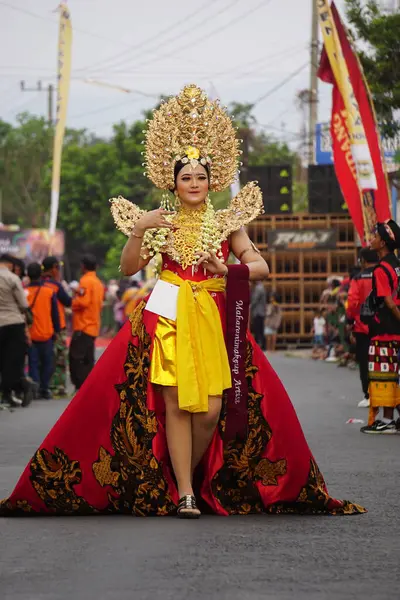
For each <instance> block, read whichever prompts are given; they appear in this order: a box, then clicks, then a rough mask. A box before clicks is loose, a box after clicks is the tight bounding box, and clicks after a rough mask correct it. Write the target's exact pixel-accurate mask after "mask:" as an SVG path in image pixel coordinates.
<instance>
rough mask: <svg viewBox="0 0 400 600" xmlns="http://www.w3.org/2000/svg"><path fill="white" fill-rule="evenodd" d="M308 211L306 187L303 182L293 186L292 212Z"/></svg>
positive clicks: (296, 182) (295, 183)
mask: <svg viewBox="0 0 400 600" xmlns="http://www.w3.org/2000/svg"><path fill="white" fill-rule="evenodd" d="M307 210H308V185H307V183H305V182H303V181H295V182H294V184H293V212H294V213H299V212H307Z"/></svg>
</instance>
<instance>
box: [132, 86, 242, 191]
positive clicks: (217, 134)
mask: <svg viewBox="0 0 400 600" xmlns="http://www.w3.org/2000/svg"><path fill="white" fill-rule="evenodd" d="M145 143H146V151H145V158H146V162H145V163H144V164H145V165H146V175H147V176H148V177H149V179H151V181H152V182H153V183H154V185H156V186H157V187H158V188H160V189H162V190H172V189H173V188H174V187H175V181H174V168H175V164H176V163H177V162H178V161H182V162H183V163H185V162H186V163H191V164H192V165H193V167H196V166H197V164H199V163H200V164H202V165H204V166H207V165H208V166H209V170H210V190H211V191H213V192H219V191H221V190H224V189H225V188H227V187H228V186H229V185H230V184H231V183H233V182H234V181H235V179H236V177H237V171H238V158H239V156H240V154H241V150H240V149H239V141H238V140H237V138H236V131H235V128H234V126H233V124H232V120H231V118H230V116H229V115H228V113H227V112H226V110H225V109H224V108H222V107H221V106H220V104H219V101H218V100H217V101H215V102H213V101H210V100H209V99H208V98H207V95H206V93H205V92H204V91H202V90H201V89H200V88H199V87H197V86H196V85H188V86H186V87H185V88H184V89H183V90H182V91H181V92H180V94H179V95H178V96H175V97H173V98H171V99H170V100H168V101H167V102H165V103H163V104H161V106H160V108H158V109H157V110H155V111H154V116H153V118H152V119H151V120H150V121H149V126H148V129H147V131H146V142H145Z"/></svg>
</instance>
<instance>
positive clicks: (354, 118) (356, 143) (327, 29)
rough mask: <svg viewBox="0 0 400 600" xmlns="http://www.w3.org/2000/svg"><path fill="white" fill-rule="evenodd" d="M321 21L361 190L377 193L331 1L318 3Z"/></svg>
mask: <svg viewBox="0 0 400 600" xmlns="http://www.w3.org/2000/svg"><path fill="white" fill-rule="evenodd" d="M317 5H318V13H319V20H320V25H321V29H322V35H323V38H324V44H325V50H326V53H327V55H328V58H329V62H330V65H331V68H332V71H333V74H334V76H335V80H336V84H337V86H338V88H339V91H340V94H341V96H342V98H343V102H344V105H345V107H346V113H347V114H346V124H347V129H348V132H349V136H350V144H351V152H352V155H353V159H354V163H355V166H356V171H357V179H358V184H359V187H360V190H375V189H377V182H376V177H375V170H374V165H373V162H372V158H371V153H370V150H369V146H368V141H367V136H366V134H365V129H364V126H363V121H362V118H361V114H360V108H359V106H358V102H357V99H356V97H355V94H354V90H353V87H352V85H351V81H350V75H349V70H348V68H347V64H346V61H345V59H344V57H343V52H342V47H341V44H340V40H339V35H338V32H337V29H336V24H335V22H334V19H333V15H332V11H331V7H330V5H329V1H328V0H317Z"/></svg>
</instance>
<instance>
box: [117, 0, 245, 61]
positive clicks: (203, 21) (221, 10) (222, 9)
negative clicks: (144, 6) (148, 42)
mask: <svg viewBox="0 0 400 600" xmlns="http://www.w3.org/2000/svg"><path fill="white" fill-rule="evenodd" d="M240 1H241V0H231V2H230V4H228V5H227V6H225V7H223V8H221V9H220V10H218V11H217V12H216V13H213V14H212V15H211V17H212V18H213V19H215V18H216V17H219V16H220V15H222V14H223V13H225V12H226V11H227V10H229V9H231V8H232V7H233V6H234V5H235V4H238V2H240ZM208 6H209V4H208ZM195 14H196V13H195ZM197 14H198V13H197ZM183 22H184V21H183ZM209 22H210V14H208V15H207V16H206V18H205V19H203V20H202V21H200V22H196V24H195V25H194V26H193V27H189V29H185V31H184V33H183V35H184V36H187V34H190V33H191V32H192V31H193V30H198V29H199V28H201V27H202V26H203V25H204V24H206V23H209ZM180 24H182V22H180ZM175 40H176V37H175V36H172V37H170V38H167V39H166V40H164V41H162V42H160V43H159V44H157V45H156V46H155V47H154V48H151V49H150V50H146V49H144V50H143V51H142V52H139V53H138V54H135V56H134V59H135V61H136V60H137V58H138V57H140V56H142V55H143V54H146V52H150V54H154V53H155V52H156V51H157V50H159V49H160V48H163V47H164V46H165V44H168V43H169V42H174V41H175ZM191 43H192V42H190V45H191ZM164 56H170V55H165V54H162V55H161V58H163V57H164ZM128 60H130V59H128ZM151 60H159V58H158V57H157V56H155V58H153V59H151ZM125 63H126V60H123V61H119V62H117V63H116V64H114V65H112V66H113V67H117V66H120V65H122V64H125ZM145 64H147V63H145ZM139 66H140V65H139Z"/></svg>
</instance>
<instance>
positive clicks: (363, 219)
mask: <svg viewBox="0 0 400 600" xmlns="http://www.w3.org/2000/svg"><path fill="white" fill-rule="evenodd" d="M324 4H327V3H325V2H321V3H320V19H321V25H322V28H323V33H324V39H325V40H326V30H325V31H324V24H325V23H326V22H327V21H328V20H329V18H330V16H331V17H332V18H333V25H334V30H335V31H333V33H332V29H329V33H328V35H329V34H331V33H332V35H333V36H334V37H335V36H336V39H335V40H334V42H333V43H335V42H338V43H339V45H340V48H339V49H338V50H339V52H340V51H341V55H342V56H338V57H337V55H336V54H335V58H338V63H339V62H340V59H341V58H342V57H343V60H344V62H345V65H346V67H347V70H348V74H349V82H346V83H349V84H350V85H348V87H347V88H346V85H344V82H343V81H341V80H340V75H341V74H343V70H340V66H339V69H338V67H337V65H334V66H332V64H331V62H330V60H332V56H333V55H332V53H331V54H330V55H329V57H328V54H329V52H327V50H326V47H325V46H324V49H323V52H322V56H321V63H320V68H319V77H320V78H321V79H322V81H325V82H327V83H331V84H333V102H332V121H331V134H332V144H333V155H334V163H335V171H336V175H337V178H338V181H339V184H340V186H341V189H342V192H343V196H344V198H345V200H346V203H347V205H348V207H349V212H350V215H351V217H352V219H353V221H354V224H355V227H356V229H357V232H358V233H359V235H360V238H361V240H362V241H363V242H365V239H366V238H368V235H369V233H370V231H371V228H372V226H373V225H374V223H375V222H376V221H377V220H378V221H385V220H386V219H389V218H390V216H391V211H390V194H389V186H388V181H387V177H386V171H385V166H384V161H383V158H382V152H381V146H380V138H379V132H378V126H377V122H376V119H375V114H374V109H373V104H372V99H371V97H370V93H369V90H368V87H367V85H366V82H365V78H364V74H363V72H362V67H361V64H360V62H359V60H358V57H357V55H356V54H355V52H354V51H353V49H352V47H351V45H350V42H349V40H348V37H347V34H346V30H345V28H344V26H343V24H342V22H341V20H340V16H339V13H338V11H337V9H336V6H335V4H334V3H332V5H331V7H330V11H331V13H330V12H329V7H328V8H326V7H324V6H323V5H324ZM335 75H336V77H335ZM343 90H344V92H343ZM341 91H342V93H346V92H348V93H349V95H348V96H347V97H346V98H344V97H343V95H342V93H341ZM353 99H355V100H356V104H358V106H356V110H358V111H359V117H360V118H361V124H360V123H358V122H353V123H349V121H348V106H349V104H348V103H349V102H352V101H353ZM349 125H352V126H354V125H356V126H357V125H358V126H361V127H362V128H363V129H364V132H365V138H366V141H367V144H368V148H369V154H370V160H371V161H372V165H373V174H372V178H373V179H375V183H374V184H373V185H368V184H365V183H364V182H365V179H364V178H363V176H362V172H361V170H360V165H361V168H362V160H361V161H359V162H358V164H356V162H355V155H354V145H353V144H352V136H351V132H349ZM353 140H354V138H353ZM357 166H358V168H359V170H357Z"/></svg>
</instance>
